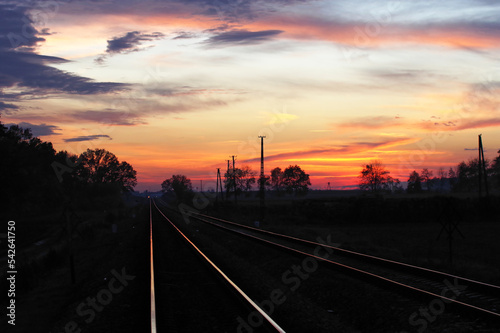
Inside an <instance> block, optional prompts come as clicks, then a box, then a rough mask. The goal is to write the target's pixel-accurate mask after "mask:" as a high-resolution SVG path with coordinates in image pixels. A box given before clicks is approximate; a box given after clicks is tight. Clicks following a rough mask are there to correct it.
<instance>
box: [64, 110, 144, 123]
mask: <svg viewBox="0 0 500 333" xmlns="http://www.w3.org/2000/svg"><path fill="white" fill-rule="evenodd" d="M72 117H73V118H75V119H78V120H85V121H90V122H96V123H100V124H107V125H121V126H134V125H139V124H145V123H144V122H143V121H141V120H140V118H141V117H142V115H141V114H140V113H136V112H131V111H129V112H125V111H119V110H113V109H105V110H101V111H93V110H88V111H82V112H75V113H73V114H72Z"/></svg>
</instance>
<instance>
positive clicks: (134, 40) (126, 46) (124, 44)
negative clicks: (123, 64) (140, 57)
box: [95, 31, 165, 64]
mask: <svg viewBox="0 0 500 333" xmlns="http://www.w3.org/2000/svg"><path fill="white" fill-rule="evenodd" d="M164 37H165V35H164V34H163V33H161V32H153V33H143V32H139V31H131V32H127V33H126V34H125V35H123V36H119V37H113V38H111V39H109V40H108V46H107V48H106V53H105V54H102V55H100V56H99V57H97V58H96V59H95V61H96V62H97V63H99V64H102V63H104V61H105V60H106V58H107V56H108V55H113V54H119V53H122V54H126V53H131V52H137V51H140V50H141V48H140V46H141V45H142V44H143V43H144V42H149V41H153V40H157V39H161V38H164Z"/></svg>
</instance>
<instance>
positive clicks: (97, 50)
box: [0, 0, 500, 191]
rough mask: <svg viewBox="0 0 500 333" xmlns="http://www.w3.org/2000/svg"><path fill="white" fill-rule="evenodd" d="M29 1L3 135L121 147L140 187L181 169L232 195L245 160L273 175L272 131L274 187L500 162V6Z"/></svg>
mask: <svg viewBox="0 0 500 333" xmlns="http://www.w3.org/2000/svg"><path fill="white" fill-rule="evenodd" d="M21 3H23V2H12V1H0V17H2V21H1V23H0V52H1V56H2V57H3V60H2V65H0V112H1V121H2V123H4V124H13V123H16V124H21V126H23V127H31V128H32V130H33V133H34V134H35V135H37V136H39V137H40V138H41V139H42V140H45V141H50V142H52V143H53V144H54V148H55V149H56V150H67V151H69V152H71V153H75V154H79V153H81V152H83V151H85V150H86V149H87V148H104V149H107V150H109V151H111V152H113V153H114V154H115V155H116V156H118V158H119V159H120V160H123V161H127V162H128V163H130V164H131V165H132V166H133V167H134V169H135V170H137V178H138V185H137V187H136V190H139V191H143V190H146V189H147V190H150V191H157V190H160V184H161V182H162V181H163V180H164V179H166V178H169V177H170V176H172V175H173V174H185V175H186V176H187V177H189V178H190V179H191V180H192V181H193V186H194V187H196V186H198V183H200V182H201V181H203V182H204V183H205V184H207V185H206V186H204V188H206V189H209V188H211V187H215V184H214V183H215V177H216V172H217V168H220V169H221V172H223V171H225V170H226V167H227V162H226V160H228V159H229V156H230V155H236V156H237V158H236V163H237V166H241V165H245V164H247V165H250V166H251V167H252V168H253V169H254V170H255V171H258V170H259V165H260V141H259V139H258V136H259V135H265V136H266V139H265V141H264V142H265V156H266V160H265V168H266V174H269V172H270V170H271V169H272V168H274V167H278V166H279V167H281V168H285V167H287V166H288V165H295V164H297V165H299V166H301V167H302V169H304V170H305V171H306V172H307V173H308V174H310V176H311V183H312V188H315V189H324V188H326V186H327V183H328V182H330V183H331V187H332V188H334V189H343V188H352V187H353V186H356V185H357V182H358V180H357V176H358V175H359V173H360V171H361V168H362V165H363V164H366V163H369V162H370V161H372V160H380V161H382V163H383V164H384V165H385V166H386V167H387V169H388V170H390V172H391V175H392V176H393V177H395V178H399V179H400V180H401V181H403V182H404V181H406V179H407V178H408V175H409V173H410V172H411V171H412V170H421V169H422V168H429V169H431V170H433V171H434V174H435V175H436V174H437V170H438V169H439V168H440V167H443V168H444V169H445V170H447V169H449V168H450V167H452V166H455V165H456V164H458V163H459V162H460V161H463V160H468V159H469V158H474V157H476V154H477V151H475V150H474V149H475V148H477V136H478V134H482V138H483V144H484V147H485V153H486V158H489V159H492V158H493V157H495V156H497V151H498V150H499V149H500V131H499V129H500V113H499V112H500V111H499V110H498V102H499V97H498V96H499V94H498V92H499V89H500V64H499V61H498V52H499V50H500V23H499V22H498V20H497V19H496V18H498V15H499V14H500V4H496V3H493V2H490V1H474V0H463V1H441V2H439V4H435V2H434V1H418V2H399V1H390V2H386V1H369V2H366V1H365V2H359V3H358V2H356V1H355V2H352V1H344V0H341V1H321V0H318V1H286V2H282V1H243V0H235V1H224V2H222V1H209V0H195V1H185V2H183V1H168V0H167V1H161V2H157V1H114V0H111V1H103V2H98V1H96V2H86V1H84V2H69V1H64V0H58V1H54V4H56V5H53V6H50V7H47V6H44V5H43V2H42V1H40V2H38V1H35V2H29V5H28V3H26V4H21ZM223 3H224V4H223ZM26 22H30V27H27V26H26ZM27 28H30V29H36V33H35V34H33V33H31V35H29V34H28V35H26V34H27V33H26V31H27ZM23 29H24V30H23ZM23 31H24V32H23ZM23 34H25V35H26V36H24V35H23ZM9 36H10V37H9ZM13 36H17V37H16V38H17V39H15V40H14V39H13ZM15 52H22V56H19V55H18V54H17V55H13V54H14V53H15Z"/></svg>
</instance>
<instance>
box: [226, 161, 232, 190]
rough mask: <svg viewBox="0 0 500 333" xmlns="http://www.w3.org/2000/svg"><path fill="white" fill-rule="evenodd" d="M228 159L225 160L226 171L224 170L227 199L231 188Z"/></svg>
mask: <svg viewBox="0 0 500 333" xmlns="http://www.w3.org/2000/svg"><path fill="white" fill-rule="evenodd" d="M229 161H230V160H226V162H227V171H226V177H227V184H226V200H227V199H229V191H230V190H231V178H230V177H231V176H230V173H229Z"/></svg>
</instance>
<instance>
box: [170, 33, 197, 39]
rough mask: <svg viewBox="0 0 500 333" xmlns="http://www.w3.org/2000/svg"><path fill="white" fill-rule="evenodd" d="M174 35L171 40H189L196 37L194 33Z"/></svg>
mask: <svg viewBox="0 0 500 333" xmlns="http://www.w3.org/2000/svg"><path fill="white" fill-rule="evenodd" d="M176 34H177V35H176V36H175V37H172V39H190V38H196V37H197V35H196V34H195V33H192V32H189V31H177V32H176Z"/></svg>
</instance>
